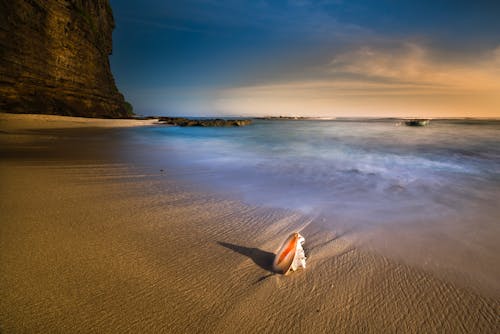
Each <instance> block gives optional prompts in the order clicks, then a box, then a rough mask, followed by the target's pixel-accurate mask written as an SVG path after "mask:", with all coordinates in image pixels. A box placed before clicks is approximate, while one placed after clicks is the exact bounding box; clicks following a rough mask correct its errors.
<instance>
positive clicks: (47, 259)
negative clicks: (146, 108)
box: [0, 114, 500, 333]
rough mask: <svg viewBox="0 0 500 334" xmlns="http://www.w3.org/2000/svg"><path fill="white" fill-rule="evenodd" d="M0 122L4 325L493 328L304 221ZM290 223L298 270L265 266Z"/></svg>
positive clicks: (0, 323) (397, 266)
mask: <svg viewBox="0 0 500 334" xmlns="http://www.w3.org/2000/svg"><path fill="white" fill-rule="evenodd" d="M1 116H2V114H0V119H1V118H2V117H1ZM52 117H58V116H52ZM59 117H60V116H59ZM34 118H35V119H34V120H32V121H31V124H29V125H30V126H32V125H33V124H35V123H37V122H38V123H40V124H41V125H43V124H45V125H46V126H48V128H49V129H53V128H55V127H53V126H54V125H55V124H56V125H57V126H60V125H61V124H62V123H64V122H61V121H57V122H55V123H52V122H49V121H46V120H43V119H42V120H40V119H37V118H38V117H34ZM111 121H115V120H111ZM69 123H71V122H69ZM105 123H107V125H108V126H107V127H109V124H111V123H109V122H105ZM2 124H4V123H3V122H0V125H2ZM72 124H73V125H74V126H75V127H82V128H83V127H87V124H88V123H81V122H79V121H75V122H74V123H72ZM82 124H84V125H82ZM0 129H1V130H2V133H0V138H3V139H1V141H2V144H3V145H6V146H8V145H11V144H13V145H15V146H14V147H20V148H26V149H27V150H26V151H21V152H22V154H19V155H18V156H15V157H12V158H10V159H6V158H3V159H0V177H1V179H2V180H1V181H2V190H1V193H0V194H1V196H0V208H1V210H2V215H3V216H4V219H2V220H3V222H2V225H1V230H0V271H1V275H0V329H1V331H2V332H3V331H5V332H23V331H28V332H61V331H63V332H64V331H99V332H138V331H141V332H160V331H163V332H209V333H233V332H235V331H240V332H242V333H255V332H262V331H269V330H270V328H272V329H273V330H272V331H273V332H277V333H285V332H287V333H289V332H294V331H301V332H304V333H318V332H332V331H333V332H386V333H389V332H391V333H392V332H409V333H413V332H449V333H456V332H481V333H490V332H491V333H494V332H496V330H497V329H498V320H497V319H498V309H499V307H500V302H499V301H498V299H495V298H494V297H491V296H485V295H482V294H479V293H478V292H476V291H473V290H471V289H468V288H464V287H461V286H459V285H456V284H454V283H451V282H449V281H446V280H443V279H441V278H438V277H436V276H434V275H432V274H429V273H427V272H424V271H422V270H418V269H416V268H414V267H411V266H408V265H404V264H401V263H398V262H396V261H394V260H391V259H389V258H387V257H384V256H383V255H381V254H378V253H375V252H370V251H367V250H364V249H359V248H356V247H355V246H354V245H353V243H352V242H351V241H350V240H349V237H348V236H345V235H338V234H336V233H334V232H332V231H326V230H324V229H322V228H321V227H320V225H319V224H314V219H315V217H311V216H307V215H305V214H302V213H299V212H297V211H292V210H285V209H273V208H269V207H262V206H251V205H246V204H244V203H242V202H240V201H238V200H234V199H230V198H220V197H218V196H216V195H214V194H213V193H210V192H201V191H199V192H198V191H194V190H193V189H191V188H189V187H186V186H184V185H182V184H180V182H179V180H177V179H176V178H175V176H170V174H169V171H168V170H167V171H165V172H160V171H159V169H147V168H143V167H141V166H136V165H134V164H129V163H123V162H116V161H113V160H111V159H108V158H106V157H105V155H99V157H98V158H97V157H94V158H95V159H93V160H92V159H86V160H77V159H74V158H73V157H71V156H67V157H66V158H64V159H59V160H50V159H48V158H44V159H43V160H33V159H32V158H31V154H32V153H31V151H30V150H28V149H36V150H38V151H39V152H41V153H43V152H46V151H47V148H46V146H44V145H38V144H39V143H40V142H41V141H43V140H44V138H42V136H41V135H40V134H39V133H37V132H33V133H32V132H23V129H32V128H25V127H22V126H18V127H17V128H16V127H10V128H9V127H7V128H5V127H3V126H0ZM4 129H8V131H9V132H8V134H7V135H6V134H5V132H4ZM9 129H10V130H9ZM17 135H23V136H25V137H26V138H29V140H28V141H26V142H16V141H15V140H14V139H13V137H15V136H17ZM55 136H56V139H55V140H64V139H65V138H64V137H62V138H59V137H57V134H55ZM80 144H81V145H86V143H85V142H82V143H80ZM37 145H38V146H37ZM108 145H110V146H109V150H110V151H111V150H113V149H120V147H119V146H117V147H114V146H113V143H108ZM58 149H59V148H58ZM69 149H71V147H70V148H68V150H69ZM79 149H82V147H79ZM41 153H40V154H41ZM59 153H60V154H61V155H62V156H64V153H65V152H59ZM89 154H92V153H89ZM89 157H90V158H92V157H93V156H92V155H89ZM102 157H104V158H102ZM155 170H156V171H155ZM297 230H301V234H303V235H304V236H305V238H306V243H305V248H306V252H307V253H308V256H309V258H308V262H307V269H305V270H304V271H300V272H297V273H294V274H292V275H290V276H282V275H277V274H273V273H272V272H271V271H270V261H271V260H272V258H273V256H274V255H273V253H274V252H275V251H276V249H277V248H278V247H279V245H280V244H281V243H282V242H283V240H284V239H285V238H286V237H287V236H288V235H289V234H290V233H291V232H293V231H297Z"/></svg>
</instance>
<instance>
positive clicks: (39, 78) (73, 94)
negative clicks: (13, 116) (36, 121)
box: [0, 0, 131, 118]
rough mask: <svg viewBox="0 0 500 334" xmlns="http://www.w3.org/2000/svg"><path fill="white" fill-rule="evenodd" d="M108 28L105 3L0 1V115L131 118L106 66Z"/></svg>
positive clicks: (105, 0) (110, 18)
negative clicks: (12, 113)
mask: <svg viewBox="0 0 500 334" xmlns="http://www.w3.org/2000/svg"><path fill="white" fill-rule="evenodd" d="M113 28H114V20H113V14H112V11H111V7H110V5H109V2H108V0H0V111H5V112H15V113H42V114H57V115H71V116H84V117H111V118H116V117H127V116H130V115H131V110H129V108H128V107H129V106H130V105H128V104H127V103H126V102H125V100H124V98H123V95H122V94H120V92H119V91H118V89H117V88H116V85H115V82H114V79H113V75H112V74H111V69H110V66H109V59H108V56H109V55H110V54H111V49H112V40H111V38H112V31H113ZM127 105H128V106H127Z"/></svg>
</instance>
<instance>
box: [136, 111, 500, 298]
mask: <svg viewBox="0 0 500 334" xmlns="http://www.w3.org/2000/svg"><path fill="white" fill-rule="evenodd" d="M133 131H135V132H134V136H133V137H134V140H135V141H136V142H142V143H144V144H145V145H147V146H146V147H148V146H149V147H151V152H154V156H155V159H156V161H157V163H158V166H165V167H166V168H165V170H167V172H168V173H171V174H172V175H174V176H176V177H178V178H181V179H182V178H183V177H185V179H186V181H187V182H190V183H191V184H193V185H194V186H197V187H200V188H203V189H205V188H206V189H210V190H212V191H216V192H220V193H221V194H230V195H231V196H236V197H238V198H239V199H242V200H244V201H246V202H248V203H250V204H256V205H266V206H270V207H280V208H289V209H294V210H300V211H302V212H304V213H306V214H309V215H313V216H317V217H319V216H321V217H322V218H321V221H323V223H322V224H323V225H324V227H325V228H331V229H343V230H345V231H352V235H353V236H357V239H358V241H357V242H359V243H361V244H364V245H367V246H368V247H375V248H376V249H379V250H381V251H387V252H390V253H393V254H394V253H397V254H399V255H400V256H401V257H402V258H405V259H410V260H411V259H414V260H415V261H413V262H418V263H419V264H425V265H428V266H430V267H439V268H445V269H447V270H449V271H450V272H453V273H458V274H460V273H461V272H464V271H465V272H468V273H469V274H470V275H471V277H473V278H474V279H476V278H478V277H479V278H480V279H482V280H484V281H485V282H486V284H489V285H490V286H491V287H493V289H495V290H497V292H498V289H499V283H498V281H500V271H499V269H495V268H498V267H500V266H498V264H499V263H500V262H499V260H500V256H499V254H500V246H499V244H500V121H474V120H452V121H449V120H448V121H446V120H434V121H432V122H431V123H430V125H428V126H425V127H408V126H405V125H404V124H403V125H401V124H400V123H398V122H397V121H395V120H380V121H375V120H364V121H361V120H357V121H356V120H355V121H338V120H337V121H274V120H267V121H266V120H258V121H255V122H254V124H253V125H251V126H247V127H243V128H180V127H153V128H140V129H135V130H133ZM143 154H144V156H145V157H146V156H147V155H148V154H149V153H148V152H147V151H146V152H143ZM152 154H153V153H152ZM145 159H146V158H145ZM410 262H412V261H410Z"/></svg>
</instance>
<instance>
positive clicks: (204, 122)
mask: <svg viewBox="0 0 500 334" xmlns="http://www.w3.org/2000/svg"><path fill="white" fill-rule="evenodd" d="M158 122H161V123H164V124H169V125H177V126H205V127H231V126H246V125H250V124H252V120H250V119H220V118H216V119H189V118H184V117H159V118H158Z"/></svg>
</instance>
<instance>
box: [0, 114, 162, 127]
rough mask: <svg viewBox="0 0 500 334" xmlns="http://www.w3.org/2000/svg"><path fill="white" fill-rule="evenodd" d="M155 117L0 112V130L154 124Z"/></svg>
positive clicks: (155, 121) (155, 122)
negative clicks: (122, 117)
mask: <svg viewBox="0 0 500 334" xmlns="http://www.w3.org/2000/svg"><path fill="white" fill-rule="evenodd" d="M157 122H158V120H156V119H145V120H138V119H107V118H85V117H73V116H57V115H45V114H11V113H5V112H0V130H2V131H4V132H6V131H20V130H30V129H33V130H40V129H57V128H82V127H97V128H119V127H134V126H148V125H156V124H157Z"/></svg>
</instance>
